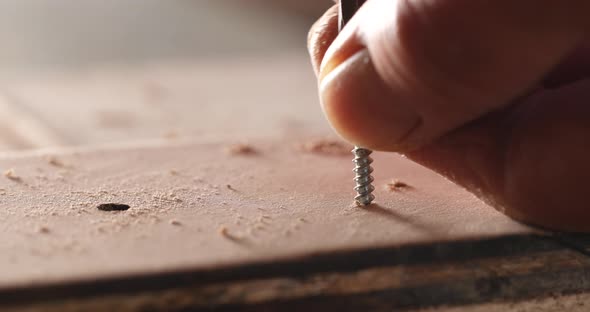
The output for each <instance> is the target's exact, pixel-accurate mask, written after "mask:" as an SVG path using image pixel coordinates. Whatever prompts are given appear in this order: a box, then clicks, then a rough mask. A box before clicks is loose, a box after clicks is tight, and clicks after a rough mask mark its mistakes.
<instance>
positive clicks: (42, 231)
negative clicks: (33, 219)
mask: <svg viewBox="0 0 590 312" xmlns="http://www.w3.org/2000/svg"><path fill="white" fill-rule="evenodd" d="M37 233H39V234H49V233H51V230H50V229H49V228H48V227H46V226H41V227H39V228H38V229H37Z"/></svg>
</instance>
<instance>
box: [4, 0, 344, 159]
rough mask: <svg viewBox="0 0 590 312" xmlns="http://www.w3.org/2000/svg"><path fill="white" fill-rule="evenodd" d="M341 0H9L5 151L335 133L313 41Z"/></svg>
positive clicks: (5, 51)
mask: <svg viewBox="0 0 590 312" xmlns="http://www.w3.org/2000/svg"><path fill="white" fill-rule="evenodd" d="M332 3H333V1H331V0H317V1H313V0H307V1H297V0H249V1H239V0H233V1H230V0H209V1H207V0H76V1H70V0H5V1H1V2H0V39H1V41H0V42H1V43H0V150H2V151H6V150H20V149H31V148H43V147H55V146H71V145H93V144H109V143H118V142H128V141H134V140H143V139H151V138H158V137H166V138H173V137H179V136H180V137H182V136H186V137H201V136H234V135H238V134H239V135H243V136H246V135H266V136H268V135H277V134H279V135H288V134H289V133H295V132H298V131H302V130H301V129H306V130H309V131H311V132H313V131H316V130H318V129H315V128H324V126H325V124H324V122H323V120H322V119H321V118H322V117H321V112H320V111H319V109H316V106H317V99H316V94H315V82H314V80H313V73H312V72H311V69H310V66H309V63H308V60H307V55H306V53H307V52H306V50H305V43H306V36H307V31H308V29H309V27H310V25H311V24H312V23H313V21H315V20H316V19H317V17H319V16H320V15H321V14H322V12H323V11H324V10H325V9H327V8H328V7H329V6H330V5H331V4H332ZM312 107H313V108H312ZM310 115H313V116H310ZM316 115H317V116H316ZM318 131H319V130H318Z"/></svg>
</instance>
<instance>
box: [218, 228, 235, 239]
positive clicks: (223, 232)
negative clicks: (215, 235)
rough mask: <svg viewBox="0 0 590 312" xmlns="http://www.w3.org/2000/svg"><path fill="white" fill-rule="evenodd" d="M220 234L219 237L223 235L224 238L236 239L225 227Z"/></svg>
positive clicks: (220, 229) (220, 230)
mask: <svg viewBox="0 0 590 312" xmlns="http://www.w3.org/2000/svg"><path fill="white" fill-rule="evenodd" d="M218 232H219V235H221V236H222V237H224V238H227V239H234V237H233V236H232V235H231V234H230V233H229V230H228V229H227V228H226V227H225V226H222V227H220V228H219V231H218Z"/></svg>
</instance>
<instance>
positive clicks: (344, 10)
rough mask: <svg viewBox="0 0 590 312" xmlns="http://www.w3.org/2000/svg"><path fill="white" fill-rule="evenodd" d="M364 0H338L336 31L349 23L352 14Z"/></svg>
mask: <svg viewBox="0 0 590 312" xmlns="http://www.w3.org/2000/svg"><path fill="white" fill-rule="evenodd" d="M365 1H366V0H340V14H338V30H339V31H340V30H342V28H344V25H346V23H348V21H350V19H351V18H352V16H353V15H354V13H356V11H357V10H358V9H359V8H360V7H361V6H362V5H363V3H365Z"/></svg>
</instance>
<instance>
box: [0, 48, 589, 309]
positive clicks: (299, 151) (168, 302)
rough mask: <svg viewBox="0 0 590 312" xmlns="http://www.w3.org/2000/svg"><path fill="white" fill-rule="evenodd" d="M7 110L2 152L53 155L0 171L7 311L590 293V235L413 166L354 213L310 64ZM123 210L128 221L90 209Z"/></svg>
mask: <svg viewBox="0 0 590 312" xmlns="http://www.w3.org/2000/svg"><path fill="white" fill-rule="evenodd" d="M220 67H223V71H220V70H219V68H220ZM277 69H281V74H277ZM261 90H265V92H261ZM0 97H1V99H0V108H1V109H2V111H3V112H4V113H3V114H1V116H2V118H3V119H4V120H3V121H6V122H5V123H4V122H3V123H2V125H3V127H4V129H3V131H2V132H0V140H1V141H2V142H3V144H4V145H5V146H6V147H7V149H15V148H21V149H26V148H40V147H51V146H53V147H57V148H55V149H51V150H44V151H34V152H20V153H19V152H8V151H7V152H4V153H3V154H2V156H1V157H0V169H1V172H5V173H6V174H5V176H0V219H2V220H3V222H2V223H0V233H1V234H2V236H3V240H1V241H0V265H1V267H2V268H3V269H2V278H1V279H0V307H1V308H2V309H0V310H8V309H9V308H10V309H12V310H16V311H19V310H27V309H28V310H32V311H35V310H39V309H41V310H48V309H53V310H56V311H67V310H71V311H91V310H97V311H102V310H105V309H112V310H128V311H146V310H147V311H152V310H178V311H184V310H187V309H196V308H200V309H210V310H233V309H236V308H240V309H250V310H253V311H264V310H281V311H283V310H289V309H291V310H300V309H303V308H305V309H312V308H313V307H317V308H318V309H324V310H329V309H331V308H335V307H337V308H339V309H340V310H350V311H355V310H366V309H369V308H370V309H373V310H383V311H390V310H391V309H392V308H395V309H397V310H406V311H417V310H423V309H434V307H436V309H440V311H471V310H473V311H496V310H497V309H506V311H521V310H522V311H532V310H534V309H539V311H560V309H561V307H569V308H571V309H572V311H576V310H575V309H580V306H581V305H580V302H583V301H584V300H585V299H584V298H586V295H585V294H584V292H585V291H587V290H588V288H589V286H588V281H589V280H590V277H588V273H587V272H588V269H589V260H588V258H587V254H588V250H587V249H588V247H587V246H590V244H587V242H586V239H585V238H583V237H579V236H576V237H571V236H564V235H558V236H553V235H550V236H549V237H548V236H547V235H549V234H548V233H542V232H539V231H536V230H533V229H531V228H528V227H526V226H523V225H520V224H517V223H515V222H513V221H511V220H509V219H508V218H506V217H504V216H503V215H501V214H500V213H498V212H496V211H495V210H493V209H492V208H491V207H488V206H486V205H484V204H483V203H481V202H480V201H478V200H477V199H476V198H474V197H473V196H472V195H470V194H468V193H467V192H465V191H463V190H461V189H460V188H458V187H456V186H454V185H453V184H451V183H450V182H448V181H446V180H444V179H443V178H441V177H439V176H437V175H436V174H434V173H432V172H430V171H428V170H426V169H424V168H421V167H420V166H418V165H415V164H413V163H411V162H409V161H407V160H405V159H403V158H401V157H399V156H395V155H389V154H380V153H377V154H376V155H375V159H376V162H375V167H376V169H377V170H376V171H375V176H376V186H377V191H376V193H377V196H378V202H377V204H378V205H376V206H373V207H370V208H368V209H359V208H357V207H353V206H352V205H351V204H352V203H351V202H352V200H351V198H352V195H353V194H352V190H351V187H352V182H351V172H350V168H351V162H350V155H349V154H348V152H347V148H348V147H343V148H342V149H328V151H330V152H328V153H322V151H326V150H325V149H322V148H321V144H320V145H318V144H317V143H318V142H319V143H321V142H322V139H324V138H326V137H329V138H330V139H329V140H328V141H327V142H332V140H333V136H332V134H331V132H330V130H329V127H328V126H327V125H326V123H325V122H324V120H323V117H322V115H321V111H320V108H319V107H318V105H317V100H316V94H315V84H314V83H313V74H312V73H311V72H310V71H309V69H308V64H307V60H306V59H305V58H304V57H301V56H292V55H284V56H282V57H275V58H273V59H271V60H248V61H234V63H232V62H223V63H211V62H206V63H188V64H181V63H176V64H172V63H169V64H166V65H163V64H154V65H152V66H145V65H144V66H140V67H128V68H122V67H116V68H110V69H109V68H104V69H101V70H89V71H86V72H79V73H77V74H64V75H48V76H45V77H38V78H36V79H34V80H30V79H27V80H22V81H16V80H15V81H12V82H10V83H5V84H3V88H2V92H1V95H0ZM236 99H238V100H236ZM81 103H83V105H82V104H81ZM47 107H51V109H47ZM15 121H18V122H15ZM154 138H160V140H156V141H154ZM112 142H118V143H117V144H115V145H116V146H113V144H112ZM242 142H247V143H248V144H249V146H251V147H253V148H254V149H255V150H256V151H257V152H256V153H254V154H248V153H246V155H243V154H241V153H240V152H239V151H240V150H241V151H244V149H243V148H242V149H240V148H239V147H240V145H239V144H241V143H242ZM323 142H326V141H323ZM105 144H106V145H105ZM63 146H82V147H79V148H77V149H71V148H69V149H68V148H65V149H64V148H62V147H63ZM242 147H243V146H242ZM318 147H319V148H318ZM232 151H233V152H232ZM318 151H319V152H318ZM392 179H396V180H401V181H403V182H405V183H407V184H408V185H410V186H411V187H410V188H405V189H400V190H391V189H390V188H389V186H388V183H390V182H391V181H392ZM228 185H229V187H228ZM110 202H116V203H123V204H128V205H130V209H129V210H127V211H120V212H106V211H100V210H98V209H97V208H96V206H97V205H99V204H104V203H110ZM556 298H558V299H556ZM559 298H563V299H559ZM443 306H444V308H442V307H443ZM569 308H568V309H569ZM510 309H512V310H510ZM527 309H528V310H527ZM436 311H439V310H436ZM580 311H582V310H580Z"/></svg>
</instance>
